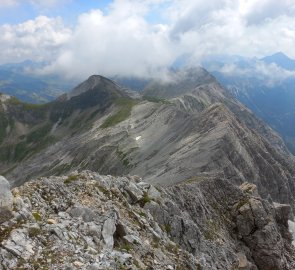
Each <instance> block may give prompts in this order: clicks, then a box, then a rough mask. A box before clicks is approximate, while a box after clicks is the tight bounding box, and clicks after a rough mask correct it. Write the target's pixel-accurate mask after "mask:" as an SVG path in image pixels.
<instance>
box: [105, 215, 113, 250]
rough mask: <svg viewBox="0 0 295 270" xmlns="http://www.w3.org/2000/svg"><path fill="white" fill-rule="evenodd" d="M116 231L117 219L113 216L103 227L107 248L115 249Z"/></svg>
mask: <svg viewBox="0 0 295 270" xmlns="http://www.w3.org/2000/svg"><path fill="white" fill-rule="evenodd" d="M115 231H116V221H115V220H114V219H113V218H109V219H107V220H106V221H105V222H104V224H103V228H102V237H103V240H104V242H105V248H107V249H113V246H114V237H113V236H114V233H115Z"/></svg>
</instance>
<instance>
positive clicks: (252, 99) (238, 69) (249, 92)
mask: <svg viewBox="0 0 295 270" xmlns="http://www.w3.org/2000/svg"><path fill="white" fill-rule="evenodd" d="M204 66H205V67H207V68H208V70H209V71H210V72H211V73H212V74H213V75H214V76H215V77H216V78H217V79H218V80H219V81H220V82H221V83H222V84H223V85H224V86H225V87H226V88H227V89H228V90H229V92H230V93H231V94H232V95H233V96H235V97H236V98H237V99H238V100H239V101H241V102H242V103H243V104H245V105H246V106H247V107H248V108H250V109H251V110H252V111H253V112H255V114H256V115H257V116H258V117H260V118H261V119H262V120H264V121H265V122H267V123H268V124H269V125H270V126H271V127H272V128H274V129H275V130H276V131H277V132H279V133H280V134H281V136H282V137H283V139H284V141H285V142H286V144H287V146H288V147H289V149H290V150H291V151H292V152H293V153H295V60H293V59H290V58H289V57H287V56H286V55H284V54H283V53H276V54H274V55H271V56H267V57H264V58H262V59H256V58H254V59H249V58H243V57H237V56H233V57H224V58H222V57H220V58H217V59H215V60H214V59H210V61H207V62H204Z"/></svg>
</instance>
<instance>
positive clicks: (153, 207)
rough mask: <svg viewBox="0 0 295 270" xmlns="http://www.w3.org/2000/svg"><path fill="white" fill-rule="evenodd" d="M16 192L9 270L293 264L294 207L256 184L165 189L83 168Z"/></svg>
mask: <svg viewBox="0 0 295 270" xmlns="http://www.w3.org/2000/svg"><path fill="white" fill-rule="evenodd" d="M6 192H7V194H10V193H9V192H10V191H9V190H7V191H6ZM12 194H13V209H12V215H11V216H10V217H9V218H8V219H7V220H5V221H1V224H0V269H1V270H2V269H3V270H7V269H87V270H88V269H89V270H96V269H134V270H135V269H159V270H161V269H163V270H164V269H165V270H168V269H171V270H173V269H191V270H194V269H203V270H205V269H206V270H209V269H210V270H211V269H212V270H215V269H229V270H232V269H239V270H242V269H243V270H246V269H248V270H256V269H273V270H279V269H280V270H288V269H290V270H291V269H294V267H295V252H294V248H293V246H292V245H291V241H292V237H291V235H290V233H289V232H288V218H289V213H290V207H289V206H287V205H281V204H276V203H269V202H268V201H266V200H263V199H261V197H259V196H258V193H257V189H256V187H255V186H254V185H253V184H243V185H242V186H241V187H240V188H238V187H236V186H234V185H232V184H231V183H230V182H228V181H226V180H223V179H215V178H211V179H206V181H204V180H203V181H200V180H191V181H190V182H187V183H182V184H179V185H176V186H173V187H169V188H160V187H155V186H152V185H150V184H148V183H145V182H142V181H141V179H140V178H139V177H130V176H128V177H113V176H101V175H99V174H97V173H94V172H90V171H83V172H80V173H77V172H76V173H73V174H71V175H69V176H63V177H49V178H41V179H37V180H34V181H30V182H27V183H25V184H24V185H23V186H21V187H18V188H14V189H13V190H12ZM8 196H10V195H8Z"/></svg>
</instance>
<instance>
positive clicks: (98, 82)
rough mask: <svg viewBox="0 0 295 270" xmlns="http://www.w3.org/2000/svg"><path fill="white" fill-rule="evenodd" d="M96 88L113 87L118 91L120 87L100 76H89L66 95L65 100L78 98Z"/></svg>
mask: <svg viewBox="0 0 295 270" xmlns="http://www.w3.org/2000/svg"><path fill="white" fill-rule="evenodd" d="M98 86H104V87H105V88H106V87H107V86H111V87H114V88H116V89H119V88H120V87H119V86H118V85H117V84H116V83H115V82H113V81H112V80H110V79H107V78H105V77H103V76H101V75H91V76H90V77H89V78H88V79H87V80H86V81H84V82H82V83H81V84H79V85H78V86H77V87H75V88H74V89H73V90H72V91H70V92H69V93H68V94H67V98H68V99H71V98H72V97H75V96H79V95H81V94H83V93H85V92H87V91H89V90H93V89H94V88H96V87H98Z"/></svg>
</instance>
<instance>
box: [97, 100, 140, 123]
mask: <svg viewBox="0 0 295 270" xmlns="http://www.w3.org/2000/svg"><path fill="white" fill-rule="evenodd" d="M114 103H115V105H116V106H117V107H118V108H119V110H118V111H117V112H116V113H115V114H114V115H112V116H110V117H108V118H107V119H106V120H105V121H104V123H103V124H102V125H101V127H102V128H108V127H112V126H115V125H117V124H119V123H120V122H122V121H124V120H126V119H127V118H128V117H129V116H130V114H131V111H132V108H133V106H134V105H136V104H137V101H136V100H133V99H128V98H118V99H116V100H115V101H114Z"/></svg>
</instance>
